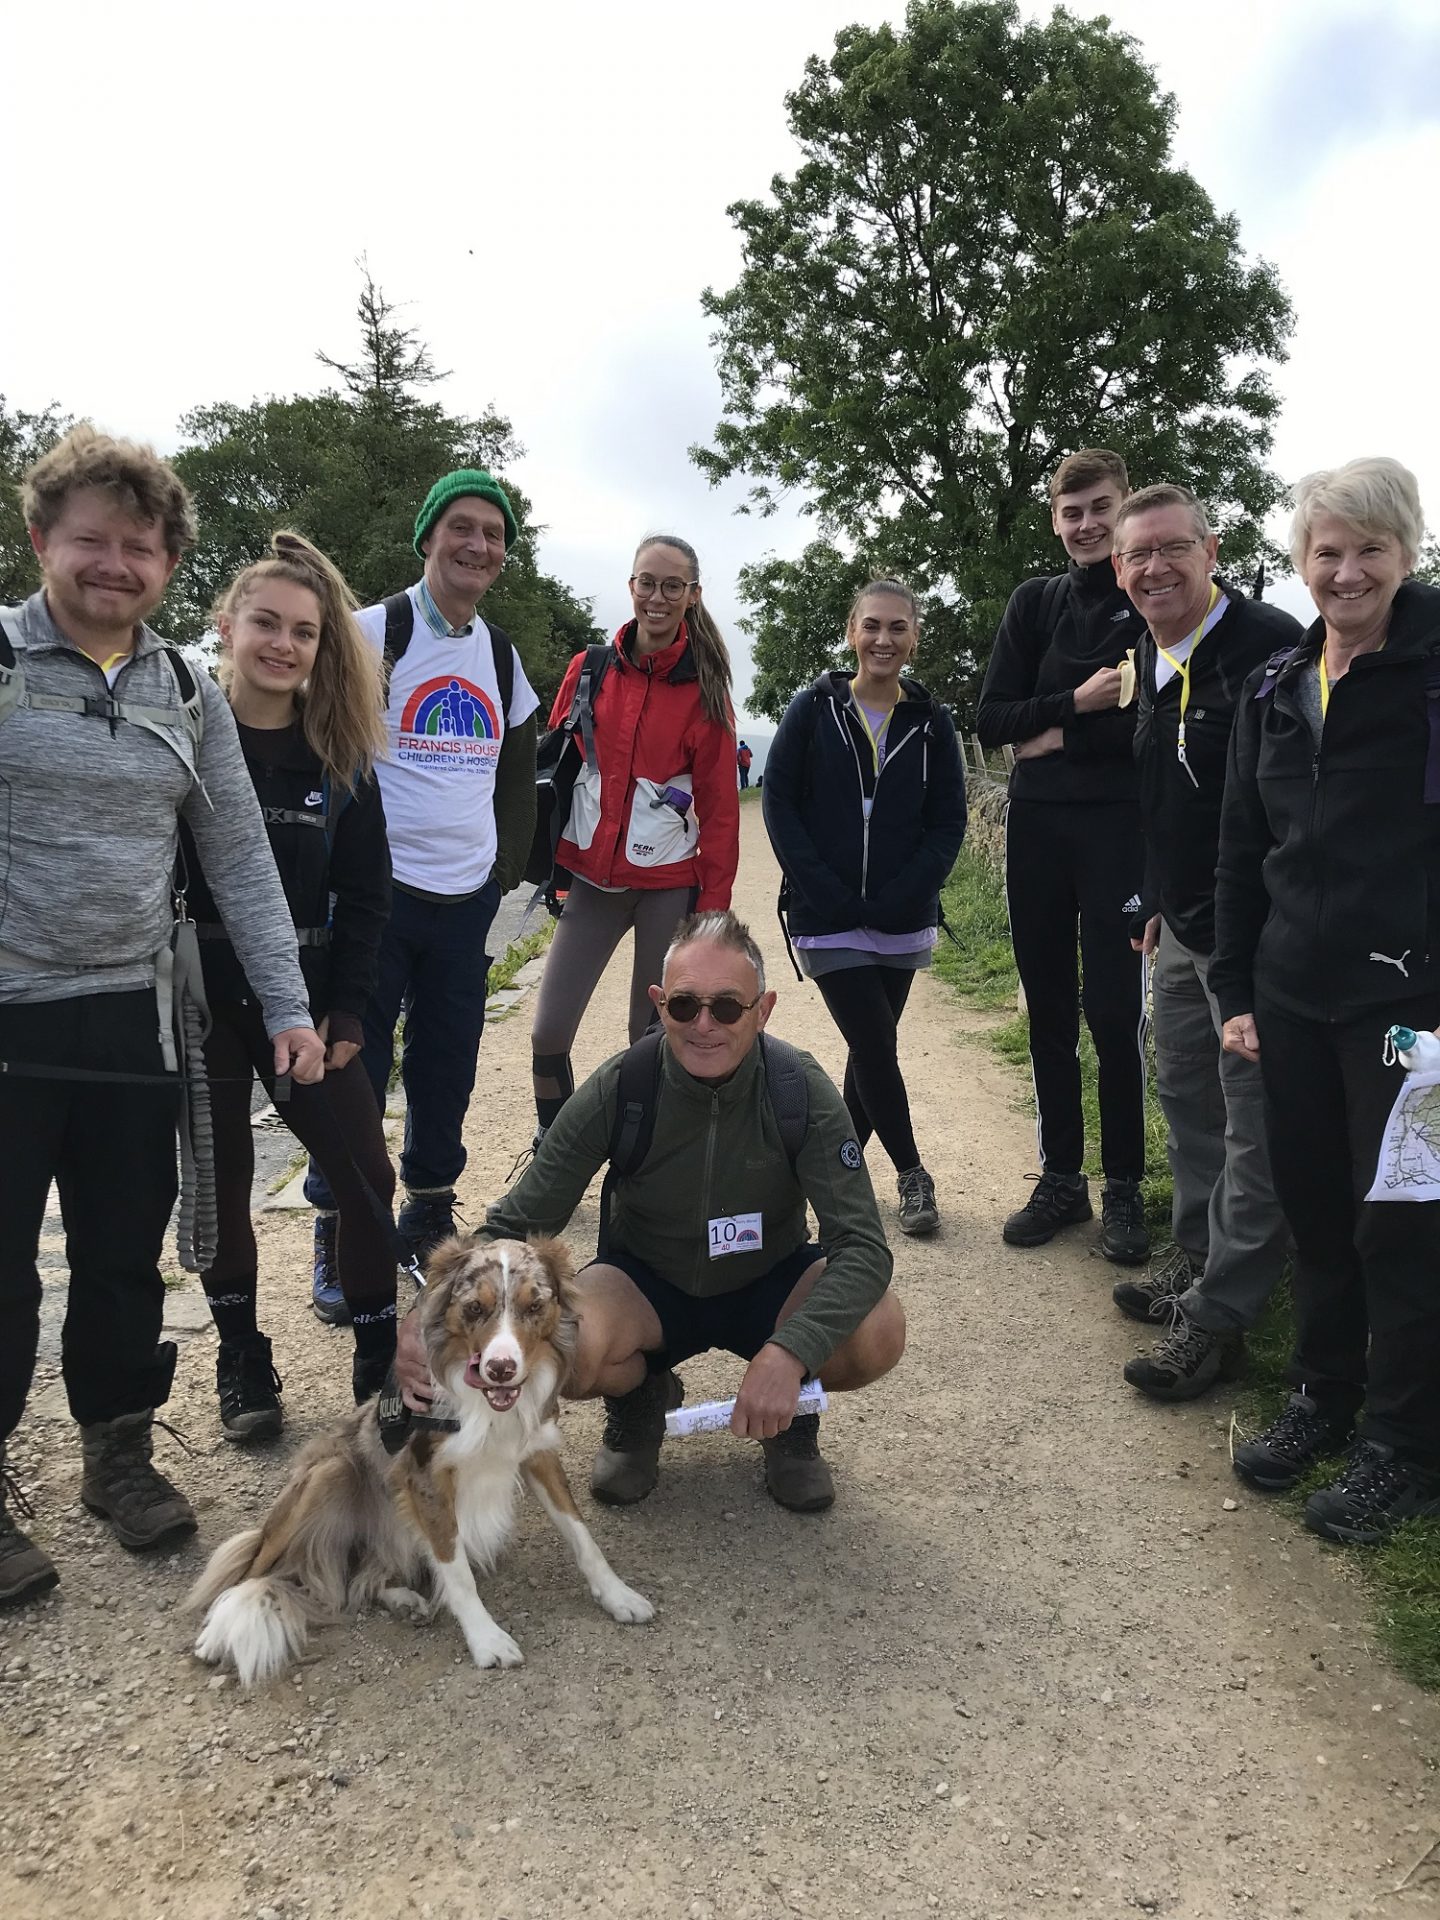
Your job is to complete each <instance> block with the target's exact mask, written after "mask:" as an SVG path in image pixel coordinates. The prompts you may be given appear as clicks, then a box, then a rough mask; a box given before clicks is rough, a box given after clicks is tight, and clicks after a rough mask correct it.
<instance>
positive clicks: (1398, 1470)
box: [1305, 1440, 1440, 1547]
mask: <svg viewBox="0 0 1440 1920" xmlns="http://www.w3.org/2000/svg"><path fill="white" fill-rule="evenodd" d="M1436 1514H1440V1473H1437V1472H1435V1471H1434V1470H1433V1469H1430V1468H1426V1467H1420V1466H1417V1465H1416V1464H1415V1463H1414V1462H1413V1461H1410V1460H1402V1459H1400V1458H1399V1456H1398V1455H1397V1454H1396V1452H1395V1449H1394V1448H1393V1447H1386V1446H1382V1445H1381V1444H1380V1442H1379V1441H1378V1440H1357V1441H1356V1443H1355V1445H1354V1447H1353V1448H1352V1449H1351V1452H1350V1458H1349V1460H1348V1462H1347V1463H1346V1466H1345V1471H1344V1472H1343V1473H1342V1474H1341V1476H1340V1478H1339V1479H1338V1480H1336V1481H1335V1482H1334V1483H1333V1484H1332V1485H1330V1486H1328V1487H1325V1488H1323V1489H1322V1490H1321V1492H1319V1493H1312V1494H1311V1496H1310V1498H1309V1499H1308V1500H1307V1501H1306V1502H1305V1524H1306V1526H1307V1527H1310V1528H1312V1529H1313V1530H1314V1531H1315V1532H1316V1533H1323V1534H1324V1535H1325V1537H1326V1539H1327V1540H1342V1541H1344V1542H1346V1543H1347V1544H1349V1545H1354V1546H1362V1547H1373V1546H1375V1545H1376V1544H1377V1542H1379V1541H1381V1540H1383V1539H1384V1538H1385V1536H1386V1534H1387V1533H1392V1532H1393V1531H1394V1530H1395V1528H1396V1527H1398V1526H1401V1525H1403V1523H1404V1522H1405V1521H1406V1520H1418V1519H1421V1518H1423V1517H1424V1516H1426V1515H1436Z"/></svg>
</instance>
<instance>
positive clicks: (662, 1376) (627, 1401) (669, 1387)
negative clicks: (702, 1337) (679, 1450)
mask: <svg viewBox="0 0 1440 1920" xmlns="http://www.w3.org/2000/svg"><path fill="white" fill-rule="evenodd" d="M684 1398H685V1389H684V1387H683V1386H682V1384H681V1382H680V1378H679V1375H678V1374H675V1373H672V1372H671V1370H670V1369H669V1368H668V1367H667V1368H666V1369H665V1371H664V1372H663V1373H650V1374H647V1375H646V1376H645V1378H644V1379H643V1380H642V1381H641V1382H640V1385H639V1386H638V1387H635V1388H634V1389H632V1391H631V1392H629V1393H625V1394H621V1395H620V1396H619V1398H618V1399H612V1398H611V1397H610V1395H609V1394H608V1393H607V1394H606V1396H605V1433H604V1437H603V1439H602V1441H601V1444H600V1451H599V1452H598V1453H597V1454H596V1456H595V1464H594V1465H593V1466H592V1467H591V1469H590V1491H591V1493H593V1494H594V1496H595V1498H596V1499H597V1500H603V1501H604V1502H605V1504H606V1505H607V1506H611V1507H632V1506H634V1504H635V1502H636V1501H637V1500H643V1499H645V1497H646V1495H647V1494H651V1493H653V1492H654V1491H655V1483H656V1481H657V1480H658V1479H659V1478H660V1447H661V1443H662V1442H663V1440H664V1438H665V1415H666V1414H667V1413H668V1412H669V1411H670V1409H671V1408H672V1407H678V1406H679V1405H680V1402H681V1401H682V1400H683V1399H684Z"/></svg>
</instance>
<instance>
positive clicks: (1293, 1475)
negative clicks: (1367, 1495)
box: [1233, 1393, 1355, 1493]
mask: <svg viewBox="0 0 1440 1920" xmlns="http://www.w3.org/2000/svg"><path fill="white" fill-rule="evenodd" d="M1354 1433H1355V1421H1354V1418H1353V1416H1352V1415H1350V1414H1348V1413H1336V1412H1334V1411H1330V1410H1327V1409H1326V1408H1324V1407H1321V1406H1317V1405H1316V1403H1315V1401H1313V1400H1312V1399H1311V1398H1310V1396H1309V1394H1308V1393H1292V1394H1291V1396H1290V1398H1289V1401H1288V1402H1287V1403H1286V1406H1285V1409H1284V1411H1283V1412H1282V1413H1281V1415H1280V1417H1279V1419H1278V1420H1275V1421H1272V1423H1271V1424H1270V1425H1269V1426H1268V1427H1267V1428H1266V1429H1265V1431H1264V1433H1262V1434H1259V1435H1258V1436H1257V1437H1256V1438H1255V1439H1254V1440H1247V1441H1245V1442H1244V1444H1243V1445H1241V1446H1238V1447H1236V1449H1235V1459H1234V1463H1233V1464H1234V1467H1235V1471H1236V1473H1238V1474H1239V1476H1240V1478H1241V1479H1242V1480H1248V1481H1249V1482H1250V1484H1251V1486H1252V1487H1259V1488H1260V1489H1261V1491H1262V1492H1264V1493H1283V1492H1284V1491H1285V1489H1286V1488H1287V1487H1293V1486H1295V1485H1296V1483H1297V1482H1298V1481H1301V1480H1303V1479H1304V1478H1305V1476H1306V1474H1307V1473H1309V1471H1310V1469H1311V1468H1312V1467H1313V1466H1315V1465H1317V1464H1318V1462H1319V1461H1321V1460H1328V1459H1329V1458H1330V1456H1331V1455H1332V1454H1336V1453H1343V1452H1344V1451H1345V1449H1346V1447H1348V1446H1349V1444H1350V1442H1351V1440H1352V1438H1353V1437H1354Z"/></svg>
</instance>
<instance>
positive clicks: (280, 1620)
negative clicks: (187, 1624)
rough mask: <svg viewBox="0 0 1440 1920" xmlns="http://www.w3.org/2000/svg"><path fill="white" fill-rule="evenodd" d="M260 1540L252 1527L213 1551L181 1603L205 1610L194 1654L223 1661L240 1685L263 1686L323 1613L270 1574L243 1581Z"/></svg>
mask: <svg viewBox="0 0 1440 1920" xmlns="http://www.w3.org/2000/svg"><path fill="white" fill-rule="evenodd" d="M262 1538H263V1530H262V1529H261V1528H259V1527H252V1528H250V1529H249V1531H248V1532H246V1533H237V1534H236V1535H235V1537H234V1539H233V1540H227V1541H226V1542H225V1543H224V1545H223V1546H219V1547H217V1548H216V1549H215V1551H214V1553H213V1554H212V1555H211V1556H210V1564H209V1565H208V1566H207V1567H206V1569H205V1571H204V1572H203V1573H202V1574H201V1576H200V1578H199V1579H198V1580H197V1581H196V1582H195V1585H194V1586H193V1587H192V1588H191V1589H190V1592H189V1593H188V1594H187V1596H186V1599H185V1604H186V1606H187V1607H189V1608H192V1609H194V1610H195V1611H196V1612H198V1611H199V1610H200V1608H202V1607H204V1608H206V1609H207V1611H206V1614H205V1621H204V1624H203V1625H202V1627H201V1629H200V1636H199V1638H198V1639H197V1640H196V1642H195V1652H196V1654H197V1655H198V1656H199V1658H200V1659H202V1660H204V1661H206V1662H208V1663H209V1665H211V1666H214V1667H218V1666H223V1665H225V1664H226V1663H227V1662H228V1663H229V1664H230V1665H231V1666H233V1667H234V1669H235V1671H236V1673H237V1674H238V1675H239V1676H240V1684H241V1686H244V1687H255V1686H264V1684H265V1683H266V1681H267V1680H273V1679H274V1678H275V1676H276V1674H278V1673H283V1672H284V1671H285V1669H286V1667H288V1666H289V1665H290V1663H291V1662H292V1661H293V1660H296V1659H298V1658H299V1656H300V1655H301V1653H303V1652H304V1650H305V1631H306V1628H307V1626H308V1625H309V1623H310V1621H311V1620H312V1619H318V1618H319V1617H320V1616H321V1615H322V1614H323V1613H325V1611H326V1609H325V1608H324V1607H323V1606H320V1605H317V1604H316V1603H314V1602H312V1601H311V1600H310V1599H309V1598H308V1597H307V1596H306V1595H305V1594H304V1593H303V1592H302V1590H301V1589H300V1588H299V1587H298V1586H297V1585H296V1584H295V1582H294V1581H292V1580H286V1579H283V1578H277V1577H276V1576H275V1575H273V1574H272V1575H270V1576H269V1577H267V1578H263V1579H248V1578H247V1577H246V1576H247V1574H248V1573H249V1570H250V1568H251V1566H252V1565H253V1564H254V1562H255V1556H256V1553H257V1551H258V1550H259V1547H260V1542H261V1540H262Z"/></svg>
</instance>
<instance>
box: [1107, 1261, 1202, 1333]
mask: <svg viewBox="0 0 1440 1920" xmlns="http://www.w3.org/2000/svg"><path fill="white" fill-rule="evenodd" d="M1204 1271H1205V1268H1204V1263H1203V1261H1199V1260H1197V1259H1196V1258H1195V1256H1194V1254H1193V1253H1187V1252H1186V1251H1185V1249H1184V1247H1171V1249H1170V1251H1169V1253H1168V1254H1167V1255H1166V1256H1165V1259H1164V1261H1163V1262H1162V1263H1161V1264H1160V1265H1159V1266H1158V1267H1156V1268H1155V1270H1154V1272H1153V1273H1147V1274H1146V1276H1145V1278H1144V1279H1143V1280H1117V1281H1116V1282H1115V1285H1114V1287H1113V1288H1112V1289H1111V1292H1110V1298H1111V1299H1112V1300H1113V1301H1114V1302H1115V1304H1116V1306H1117V1307H1119V1309H1120V1311H1121V1312H1122V1313H1126V1314H1129V1316H1130V1318H1131V1319H1132V1320H1151V1321H1155V1320H1162V1321H1163V1320H1165V1319H1167V1318H1168V1317H1169V1313H1170V1308H1171V1306H1172V1304H1173V1302H1175V1301H1176V1300H1178V1299H1179V1298H1180V1295H1181V1294H1182V1293H1185V1292H1188V1290H1189V1289H1190V1288H1191V1287H1193V1286H1194V1284H1195V1282H1196V1281H1197V1280H1198V1279H1199V1278H1200V1275H1201V1274H1202V1273H1203V1272H1204Z"/></svg>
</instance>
